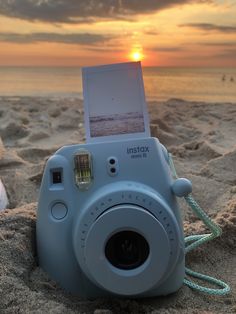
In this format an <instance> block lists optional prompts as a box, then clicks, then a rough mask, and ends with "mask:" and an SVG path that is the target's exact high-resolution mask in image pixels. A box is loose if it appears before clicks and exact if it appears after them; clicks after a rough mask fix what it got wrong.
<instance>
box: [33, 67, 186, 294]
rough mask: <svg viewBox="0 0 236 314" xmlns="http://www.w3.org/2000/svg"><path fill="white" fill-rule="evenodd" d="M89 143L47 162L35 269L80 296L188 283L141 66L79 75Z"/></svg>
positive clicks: (181, 187) (180, 186)
mask: <svg viewBox="0 0 236 314" xmlns="http://www.w3.org/2000/svg"><path fill="white" fill-rule="evenodd" d="M83 91H84V109H85V128H86V138H87V140H86V143H85V144H78V145H70V146H64V147H62V148H61V149H59V150H58V151H57V152H56V153H55V154H54V155H53V156H52V157H50V158H49V160H48V161H47V164H46V167H45V170H44V175H43V179H42V185H41V190H40V197H39V203H38V212H37V248H38V257H39V264H40V266H41V267H42V268H43V269H44V270H45V271H46V272H47V273H48V274H49V276H50V277H51V278H53V279H54V280H56V281H57V282H58V283H59V284H60V285H61V286H62V287H63V288H64V289H65V290H67V291H69V292H71V293H72V294H76V295H79V296H81V297H86V298H96V297H109V296H122V297H151V296H158V295H167V294H170V293H173V292H175V291H177V290H178V289H179V288H180V287H181V286H182V284H183V280H184V276H185V258H184V256H185V254H184V248H185V245H184V235H183V228H182V219H181V215H180V211H179V207H178V204H177V198H176V196H184V195H187V194H188V193H189V192H191V183H190V181H188V180H187V179H183V178H182V179H177V180H174V179H173V178H172V174H171V170H170V165H169V156H168V152H167V150H166V148H165V147H164V146H163V145H162V144H161V143H160V142H159V141H158V139H156V138H152V137H151V136H150V131H149V121H148V114H147V109H146V104H145V95H144V87H143V80H142V72H141V64H140V62H130V63H122V64H114V65H105V66H99V67H88V68H83Z"/></svg>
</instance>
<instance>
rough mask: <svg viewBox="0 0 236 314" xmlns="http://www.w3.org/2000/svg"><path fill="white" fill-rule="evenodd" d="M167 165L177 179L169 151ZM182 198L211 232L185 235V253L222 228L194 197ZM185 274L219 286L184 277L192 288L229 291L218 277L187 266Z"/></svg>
mask: <svg viewBox="0 0 236 314" xmlns="http://www.w3.org/2000/svg"><path fill="white" fill-rule="evenodd" d="M169 165H170V168H171V171H172V175H173V177H174V178H175V179H178V175H177V173H176V170H175V166H174V162H173V159H172V155H171V154H170V153H169ZM184 198H185V201H186V202H187V204H188V205H189V206H190V207H191V209H192V210H193V212H194V213H195V215H196V216H197V217H198V218H199V219H200V220H202V222H203V223H204V224H205V225H206V226H207V227H208V228H209V229H210V231H211V233H207V234H199V235H191V236H187V237H185V239H184V241H185V255H186V254H187V253H188V252H190V251H192V250H193V249H196V248H197V247H199V246H200V245H202V244H203V243H206V242H209V241H211V240H213V239H215V238H216V237H219V236H221V234H222V230H221V228H220V227H219V226H218V225H217V224H216V223H214V221H213V220H212V219H211V218H210V217H209V216H208V215H207V214H206V212H205V211H204V210H203V209H202V208H201V207H200V206H199V204H198V203H197V202H196V201H195V200H194V198H193V197H192V195H191V194H189V195H187V196H185V197H184ZM185 274H186V275H188V276H190V277H194V278H197V279H200V280H203V281H206V282H208V283H210V284H214V285H217V286H219V287H220V288H218V289H212V288H208V287H205V286H201V285H199V284H196V283H195V282H193V281H191V280H189V279H187V278H185V279H184V284H185V285H187V286H188V287H190V288H192V289H194V290H198V291H201V292H203V293H207V294H211V295H225V294H228V293H229V292H230V287H229V285H227V284H226V283H225V282H223V281H221V280H219V279H216V278H214V277H210V276H207V275H204V274H201V273H198V272H195V271H193V270H191V269H189V268H187V267H185Z"/></svg>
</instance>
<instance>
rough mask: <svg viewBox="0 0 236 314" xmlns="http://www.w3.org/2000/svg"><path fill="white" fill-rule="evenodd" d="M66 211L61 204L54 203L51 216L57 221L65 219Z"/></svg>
mask: <svg viewBox="0 0 236 314" xmlns="http://www.w3.org/2000/svg"><path fill="white" fill-rule="evenodd" d="M67 211H68V209H67V207H66V205H65V204H63V203H56V204H54V205H53V206H52V208H51V212H52V216H53V218H55V219H57V220H60V219H63V218H65V216H66V215H67Z"/></svg>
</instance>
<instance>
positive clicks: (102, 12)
mask: <svg viewBox="0 0 236 314" xmlns="http://www.w3.org/2000/svg"><path fill="white" fill-rule="evenodd" d="M138 59H142V63H143V65H144V66H230V67H232V66H236V0H226V1H222V0H201V1H194V0H174V1H169V0H159V1H155V0H136V1H135V0H98V1H95V0H87V1H86V0H84V1H81V0H0V66H35V65H36V66H84V65H95V64H106V63H115V62H125V61H131V60H138Z"/></svg>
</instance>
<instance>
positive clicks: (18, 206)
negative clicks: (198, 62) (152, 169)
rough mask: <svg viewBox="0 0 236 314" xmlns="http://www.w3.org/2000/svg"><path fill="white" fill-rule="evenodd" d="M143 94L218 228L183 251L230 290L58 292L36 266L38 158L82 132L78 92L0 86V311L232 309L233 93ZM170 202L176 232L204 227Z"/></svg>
mask: <svg viewBox="0 0 236 314" xmlns="http://www.w3.org/2000/svg"><path fill="white" fill-rule="evenodd" d="M147 103H148V110H149V113H150V127H151V134H152V136H154V137H157V138H158V139H159V140H160V141H161V143H162V144H164V145H165V146H166V147H167V149H168V150H169V151H170V152H171V153H172V155H173V157H174V162H175V165H176V169H177V172H178V174H179V176H180V177H181V176H183V177H186V178H188V179H190V180H191V181H192V183H193V195H194V197H195V198H196V200H197V201H198V202H199V203H200V205H201V206H202V207H203V208H204V209H205V210H206V212H207V213H208V214H209V215H210V217H211V218H212V219H213V220H214V221H215V222H217V223H218V224H219V225H220V226H221V228H222V230H223V235H222V237H221V238H219V239H217V240H214V241H213V242H210V243H208V244H206V245H203V246H201V247H200V248H199V249H197V250H196V251H193V252H192V253H190V254H189V256H187V260H186V261H187V264H188V265H189V266H190V267H191V268H193V269H194V270H196V271H200V272H202V273H205V274H209V275H210V276H213V277H216V278H219V279H221V280H224V281H226V282H227V283H228V284H230V286H231V289H232V292H231V294H230V295H227V296H225V297H213V296H208V295H204V294H200V293H197V292H194V291H192V290H191V289H189V288H188V287H186V286H183V287H182V288H181V289H180V290H179V291H178V292H177V293H175V294H173V295H170V296H166V297H157V298H151V299H135V300H134V299H118V298H114V299H112V300H111V299H110V300H106V299H102V300H101V299H98V300H94V301H91V300H82V299H80V298H79V297H73V296H70V295H68V294H67V293H65V292H64V291H63V290H62V289H61V288H60V287H59V286H58V285H57V284H56V283H55V282H54V281H52V280H50V279H49V278H48V277H47V275H46V274H45V273H44V272H43V271H42V270H41V269H40V268H39V267H38V266H37V262H36V250H35V244H34V241H35V222H36V207H37V197H38V193H39V188H40V183H41V178H42V174H43V168H44V164H45V161H46V160H47V158H48V157H49V156H51V155H52V154H53V153H54V152H55V151H56V150H57V149H58V148H60V147H61V146H63V145H70V144H76V143H82V142H84V140H85V132H84V122H83V106H82V100H81V99H79V98H75V97H69V98H68V97H65V98H64V97H59V98H56V99H52V98H51V97H28V96H26V97H16V96H15V97H5V96H0V178H1V180H2V181H3V183H4V186H5V188H6V190H7V194H8V198H9V201H10V206H9V208H8V209H7V210H5V211H4V212H0V291H1V298H0V312H2V313H15V312H18V313H27V312H37V311H38V312H45V313H47V312H55V313H79V312H83V313H96V314H103V313H106V314H111V313H153V314H154V313H157V312H158V313H162V314H167V313H168V314H171V313H173V314H176V313H181V314H182V313H183V314H187V313H188V314H196V313H209V314H210V313H234V312H235V311H236V305H235V300H236V275H235V264H236V254H235V253H236V252H235V248H236V103H220V102H219V103H215V102H214V103H204V102H189V101H184V100H180V99H170V100H168V101H166V102H156V101H155V102H153V101H151V102H148V101H147ZM179 203H180V207H181V209H182V213H183V219H184V230H185V234H186V235H190V234H195V233H202V232H206V231H207V230H205V228H204V227H203V225H202V223H201V222H199V220H198V219H197V218H196V217H195V216H194V214H193V213H192V212H191V211H190V210H189V209H188V208H187V206H186V205H185V203H184V202H183V200H180V202H179ZM207 232H208V231H207Z"/></svg>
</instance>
